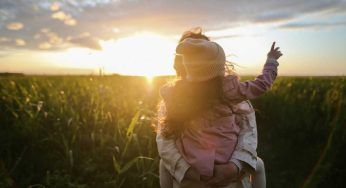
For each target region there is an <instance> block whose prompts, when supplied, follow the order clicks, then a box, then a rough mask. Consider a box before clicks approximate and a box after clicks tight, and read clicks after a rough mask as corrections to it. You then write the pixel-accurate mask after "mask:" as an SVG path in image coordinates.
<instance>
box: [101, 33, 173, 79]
mask: <svg viewBox="0 0 346 188" xmlns="http://www.w3.org/2000/svg"><path fill="white" fill-rule="evenodd" d="M100 45H101V46H102V49H103V50H102V51H101V52H99V54H98V56H99V57H100V62H101V63H102V66H103V67H104V69H105V71H106V72H108V73H121V74H129V75H144V76H147V77H153V76H155V75H163V74H172V73H174V72H173V69H172V62H173V57H174V56H173V55H174V50H175V46H176V41H175V40H174V39H170V38H168V37H164V36H160V35H158V34H154V33H148V32H144V33H137V34H135V35H133V36H129V37H125V38H121V39H118V40H109V41H100Z"/></svg>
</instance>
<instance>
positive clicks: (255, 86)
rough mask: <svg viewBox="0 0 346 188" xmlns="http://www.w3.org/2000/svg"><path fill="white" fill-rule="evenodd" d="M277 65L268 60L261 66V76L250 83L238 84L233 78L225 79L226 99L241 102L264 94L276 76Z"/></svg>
mask: <svg viewBox="0 0 346 188" xmlns="http://www.w3.org/2000/svg"><path fill="white" fill-rule="evenodd" d="M278 65H279V63H278V62H277V61H276V60H275V59H268V60H267V61H266V63H265V64H264V66H263V70H262V74H261V75H259V76H257V77H256V78H255V80H251V81H245V82H240V81H239V80H238V79H237V78H236V77H235V76H228V77H226V78H225V83H224V90H225V95H226V97H227V99H229V100H231V101H243V100H246V99H254V98H257V97H259V96H260V95H262V94H264V93H265V92H266V91H268V90H269V89H270V88H271V86H272V84H273V82H274V80H275V78H276V76H277V67H278Z"/></svg>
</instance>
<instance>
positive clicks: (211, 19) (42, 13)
mask: <svg viewBox="0 0 346 188" xmlns="http://www.w3.org/2000/svg"><path fill="white" fill-rule="evenodd" d="M345 7H346V3H345V0H330V1H325V0H306V1H301V0H291V1H277V0H266V1H264V0H258V1H250V0H244V1H236V0H220V1H199V0H189V1H183V0H176V1H169V0H98V1H94V0H78V1H77V0H60V1H52V0H1V1H0V38H3V39H4V38H6V39H8V40H6V41H3V42H1V41H0V48H27V49H46V50H56V49H61V48H66V47H68V46H71V45H72V46H73V45H78V46H83V47H87V48H92V49H100V45H99V44H98V40H107V39H111V38H119V37H122V36H124V35H128V34H131V33H134V32H136V31H142V30H147V31H155V32H159V33H162V34H169V35H176V34H179V33H181V32H182V31H183V30H185V29H186V28H191V27H193V26H202V27H203V28H205V29H207V30H217V29H224V28H231V27H234V26H239V24H243V23H257V24H271V23H275V24H277V23H279V24H283V25H282V26H281V28H290V27H291V28H293V27H299V26H294V24H291V26H290V25H289V24H287V25H286V26H285V25H284V24H285V23H286V22H288V21H292V20H294V18H296V17H299V16H303V15H306V14H312V13H320V12H321V13H323V12H329V13H333V12H337V13H340V12H342V10H344V9H345ZM301 27H304V26H303V25H302V26H301ZM305 27H312V26H308V25H305ZM44 31H46V32H44ZM86 33H88V36H86V35H85V34H86Z"/></svg>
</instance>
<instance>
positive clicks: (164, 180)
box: [160, 159, 173, 188]
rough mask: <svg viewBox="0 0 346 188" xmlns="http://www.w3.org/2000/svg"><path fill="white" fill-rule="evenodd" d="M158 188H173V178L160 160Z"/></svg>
mask: <svg viewBox="0 0 346 188" xmlns="http://www.w3.org/2000/svg"><path fill="white" fill-rule="evenodd" d="M160 187H162V188H173V178H172V175H171V174H170V173H169V172H168V170H167V169H166V167H165V166H164V165H163V162H162V159H161V160H160Z"/></svg>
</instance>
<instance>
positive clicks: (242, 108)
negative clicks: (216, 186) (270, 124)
mask: <svg viewBox="0 0 346 188" xmlns="http://www.w3.org/2000/svg"><path fill="white" fill-rule="evenodd" d="M233 110H234V112H236V113H237V114H238V115H237V121H239V123H238V125H239V127H240V133H239V136H238V143H237V146H236V149H235V151H234V152H233V154H232V157H231V159H230V161H232V162H234V163H235V164H237V165H238V167H241V166H239V165H241V164H242V163H245V164H247V165H246V166H249V167H250V168H253V169H255V168H256V164H257V153H256V149H257V125H256V117H255V112H254V110H253V107H252V105H251V103H250V102H249V101H243V102H241V103H239V104H238V105H236V106H234V109H233ZM164 115H165V106H164V104H163V103H162V104H161V105H160V107H159V111H158V118H159V119H161V118H162V117H163V116H164ZM158 130H160V124H159V125H158ZM156 142H157V147H158V152H159V155H160V157H161V161H160V184H161V187H162V188H171V187H174V188H178V187H181V188H183V187H189V188H193V187H201V188H203V187H207V186H206V185H203V183H202V182H201V181H199V175H198V174H197V173H196V179H195V180H187V179H184V175H185V172H186V171H187V169H188V168H190V165H189V164H188V163H187V162H186V161H185V160H184V159H183V157H182V155H181V154H180V153H179V151H178V149H177V146H176V145H175V140H173V139H165V138H164V137H163V136H161V135H160V132H159V131H158V134H157V136H156ZM226 187H229V188H249V187H251V184H250V182H249V175H248V176H245V178H244V179H243V180H242V181H241V182H236V183H232V184H230V185H229V186H226Z"/></svg>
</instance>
